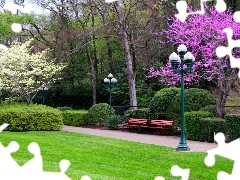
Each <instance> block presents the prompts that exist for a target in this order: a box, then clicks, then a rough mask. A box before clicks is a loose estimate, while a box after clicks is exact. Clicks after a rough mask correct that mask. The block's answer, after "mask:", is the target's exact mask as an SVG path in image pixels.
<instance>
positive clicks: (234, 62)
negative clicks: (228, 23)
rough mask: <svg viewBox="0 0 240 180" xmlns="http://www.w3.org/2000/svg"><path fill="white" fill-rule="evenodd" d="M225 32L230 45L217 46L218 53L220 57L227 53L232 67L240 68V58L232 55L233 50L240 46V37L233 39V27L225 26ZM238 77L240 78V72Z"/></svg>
mask: <svg viewBox="0 0 240 180" xmlns="http://www.w3.org/2000/svg"><path fill="white" fill-rule="evenodd" d="M223 32H224V33H226V34H227V40H228V47H225V46H219V47H217V48H216V55H217V56H218V57H219V58H222V57H224V56H226V55H228V56H229V58H230V66H231V67H232V68H240V58H234V57H233V55H232V50H233V48H235V47H240V39H238V40H233V39H232V37H233V30H232V29H231V28H225V29H223ZM238 77H239V78H240V72H239V73H238Z"/></svg>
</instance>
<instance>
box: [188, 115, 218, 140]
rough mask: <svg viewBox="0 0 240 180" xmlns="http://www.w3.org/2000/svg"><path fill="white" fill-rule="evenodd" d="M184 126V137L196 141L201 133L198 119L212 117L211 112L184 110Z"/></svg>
mask: <svg viewBox="0 0 240 180" xmlns="http://www.w3.org/2000/svg"><path fill="white" fill-rule="evenodd" d="M184 116H185V126H186V137H187V138H188V139H191V140H194V141H198V140H199V139H200V134H201V124H200V119H202V118H211V117H212V118H213V117H214V116H213V114H212V113H210V112H208V111H191V112H185V114H184Z"/></svg>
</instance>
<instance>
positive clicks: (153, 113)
mask: <svg viewBox="0 0 240 180" xmlns="http://www.w3.org/2000/svg"><path fill="white" fill-rule="evenodd" d="M179 92H180V88H163V89H161V90H160V91H158V92H157V93H156V94H155V96H154V97H153V98H152V100H151V102H150V104H149V107H148V109H149V111H148V117H149V118H150V119H166V111H167V110H168V108H169V105H170V103H171V101H172V99H173V97H175V96H176V94H178V93H179Z"/></svg>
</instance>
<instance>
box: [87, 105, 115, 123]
mask: <svg viewBox="0 0 240 180" xmlns="http://www.w3.org/2000/svg"><path fill="white" fill-rule="evenodd" d="M111 108H112V107H111ZM109 110H110V105H109V104H107V103H99V104H95V105H93V106H92V107H91V108H90V109H89V110H88V113H87V116H86V124H87V125H94V126H95V125H99V126H107V122H108V119H109ZM111 111H112V115H115V110H114V109H113V108H112V109H111Z"/></svg>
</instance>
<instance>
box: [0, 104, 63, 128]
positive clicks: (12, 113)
mask: <svg viewBox="0 0 240 180" xmlns="http://www.w3.org/2000/svg"><path fill="white" fill-rule="evenodd" d="M3 123H8V124H9V126H8V127H7V128H6V130H9V131H56V130H57V131H58V130H61V128H62V126H63V117H62V114H61V112H60V111H59V110H58V109H55V108H52V107H48V106H45V105H37V104H33V105H27V104H12V105H3V106H1V108H0V124H3Z"/></svg>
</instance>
